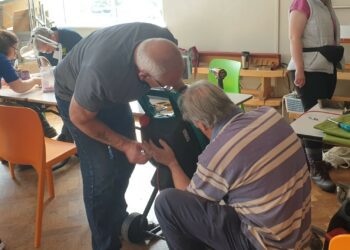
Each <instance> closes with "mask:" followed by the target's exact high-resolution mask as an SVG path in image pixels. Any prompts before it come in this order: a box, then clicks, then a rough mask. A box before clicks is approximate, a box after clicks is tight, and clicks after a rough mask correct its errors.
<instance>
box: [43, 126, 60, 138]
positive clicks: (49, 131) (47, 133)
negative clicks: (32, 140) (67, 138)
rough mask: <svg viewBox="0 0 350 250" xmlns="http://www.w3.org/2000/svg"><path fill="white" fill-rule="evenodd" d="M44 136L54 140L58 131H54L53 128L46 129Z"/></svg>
mask: <svg viewBox="0 0 350 250" xmlns="http://www.w3.org/2000/svg"><path fill="white" fill-rule="evenodd" d="M44 135H45V137H48V138H53V137H55V136H56V135H57V131H56V129H54V128H53V127H51V126H49V127H45V128H44Z"/></svg>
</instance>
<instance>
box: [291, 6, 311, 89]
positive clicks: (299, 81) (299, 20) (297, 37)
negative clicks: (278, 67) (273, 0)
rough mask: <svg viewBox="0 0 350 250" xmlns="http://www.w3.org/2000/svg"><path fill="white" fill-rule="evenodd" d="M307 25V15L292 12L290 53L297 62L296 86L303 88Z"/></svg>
mask: <svg viewBox="0 0 350 250" xmlns="http://www.w3.org/2000/svg"><path fill="white" fill-rule="evenodd" d="M306 23H307V17H306V15H305V13H303V12H300V11H296V10H295V11H292V12H291V13H290V19H289V41H290V52H291V55H292V58H293V60H294V62H295V66H296V71H295V80H294V84H295V85H296V86H298V87H302V86H304V84H305V74H304V60H303V42H302V37H303V33H304V29H305V26H306Z"/></svg>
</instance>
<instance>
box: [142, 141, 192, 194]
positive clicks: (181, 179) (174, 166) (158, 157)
mask: <svg viewBox="0 0 350 250" xmlns="http://www.w3.org/2000/svg"><path fill="white" fill-rule="evenodd" d="M159 143H160V145H161V146H162V148H159V147H157V146H156V145H154V143H153V142H152V141H150V142H143V148H144V149H145V151H146V154H148V155H149V156H151V157H153V159H154V160H155V161H157V162H159V163H161V164H163V165H165V166H167V167H168V168H169V169H170V172H171V177H172V179H173V182H174V186H175V188H177V189H181V190H186V187H187V186H188V185H189V184H190V179H189V178H188V176H187V175H186V174H185V172H184V171H183V170H182V168H181V166H180V165H179V163H178V162H177V160H176V158H175V154H174V152H173V150H172V149H171V148H170V147H169V145H168V144H167V143H166V142H165V141H163V140H159Z"/></svg>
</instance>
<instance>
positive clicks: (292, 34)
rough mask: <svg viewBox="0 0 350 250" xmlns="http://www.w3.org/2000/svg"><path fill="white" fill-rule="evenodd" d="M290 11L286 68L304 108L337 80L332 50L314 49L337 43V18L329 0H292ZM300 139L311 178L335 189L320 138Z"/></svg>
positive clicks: (330, 89)
mask: <svg viewBox="0 0 350 250" xmlns="http://www.w3.org/2000/svg"><path fill="white" fill-rule="evenodd" d="M289 13H290V15H289V39H290V50H291V55H292V58H291V61H290V63H289V65H288V70H289V71H290V77H291V79H292V81H293V82H294V84H295V88H296V90H297V92H298V94H299V96H300V98H301V101H302V103H303V106H304V109H305V111H307V110H309V109H310V108H312V107H313V106H314V105H315V104H316V103H317V100H318V99H323V98H327V99H331V98H332V96H333V93H334V90H335V86H336V81H337V72H336V67H335V65H336V62H331V61H329V60H331V59H329V58H328V55H334V54H335V51H333V50H331V51H326V52H327V53H328V55H326V53H324V52H322V54H321V53H320V51H319V50H317V49H319V48H320V47H323V46H326V45H337V44H339V41H340V35H339V33H340V28H339V21H338V18H337V17H336V15H335V12H334V10H333V7H332V2H331V0H293V2H292V5H291V7H290V12H289ZM305 48H312V49H309V50H307V49H305ZM334 48H335V46H333V48H331V49H334ZM306 51H307V52H306ZM326 57H327V58H328V60H327V58H326ZM341 57H342V56H341ZM303 143H304V146H305V151H306V156H307V159H308V162H309V166H310V172H311V177H312V179H313V181H314V182H315V183H316V184H317V185H318V186H319V187H320V188H321V189H322V190H324V191H326V192H335V190H336V186H335V184H334V183H333V181H332V180H331V179H330V176H329V173H328V168H327V164H326V163H325V162H324V161H322V142H315V141H310V140H305V139H304V141H303Z"/></svg>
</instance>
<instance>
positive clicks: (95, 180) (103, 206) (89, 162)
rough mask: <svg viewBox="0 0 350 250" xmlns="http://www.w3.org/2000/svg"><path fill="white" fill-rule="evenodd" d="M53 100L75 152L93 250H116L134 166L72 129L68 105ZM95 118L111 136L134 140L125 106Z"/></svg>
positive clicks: (120, 154)
mask: <svg viewBox="0 0 350 250" xmlns="http://www.w3.org/2000/svg"><path fill="white" fill-rule="evenodd" d="M56 99H57V104H58V108H59V111H60V114H61V116H62V119H63V121H64V125H66V126H67V128H68V129H69V131H70V133H71V134H72V136H73V139H74V141H75V143H76V145H77V149H78V154H79V158H80V168H81V174H82V178H83V193H84V203H85V210H86V215H87V218H88V221H89V226H90V230H91V236H92V246H93V249H94V250H116V249H120V248H121V243H120V239H119V235H120V229H121V225H122V223H123V220H124V218H125V217H126V216H127V212H126V207H127V204H126V201H125V196H124V195H125V191H126V189H127V187H128V184H129V178H130V176H131V173H132V171H133V170H134V167H135V165H134V164H130V163H129V161H128V159H127V158H126V156H125V154H124V153H122V152H120V151H118V150H115V149H109V148H108V145H105V144H103V143H100V142H98V141H96V140H94V139H92V138H91V137H89V136H88V135H86V134H84V133H83V132H82V131H80V130H79V129H78V128H77V127H75V126H74V125H73V123H72V122H71V120H70V118H69V105H70V102H67V101H64V100H62V99H60V98H59V97H57V96H56ZM97 118H98V119H99V120H100V121H102V122H103V123H105V124H106V125H107V126H108V127H109V128H111V129H112V130H114V131H115V132H117V133H119V134H122V135H123V136H125V137H128V138H130V139H135V128H134V120H133V117H132V113H131V110H130V107H129V104H128V103H127V104H118V105H114V106H111V107H108V108H105V109H102V110H101V111H99V112H98V115H97Z"/></svg>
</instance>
